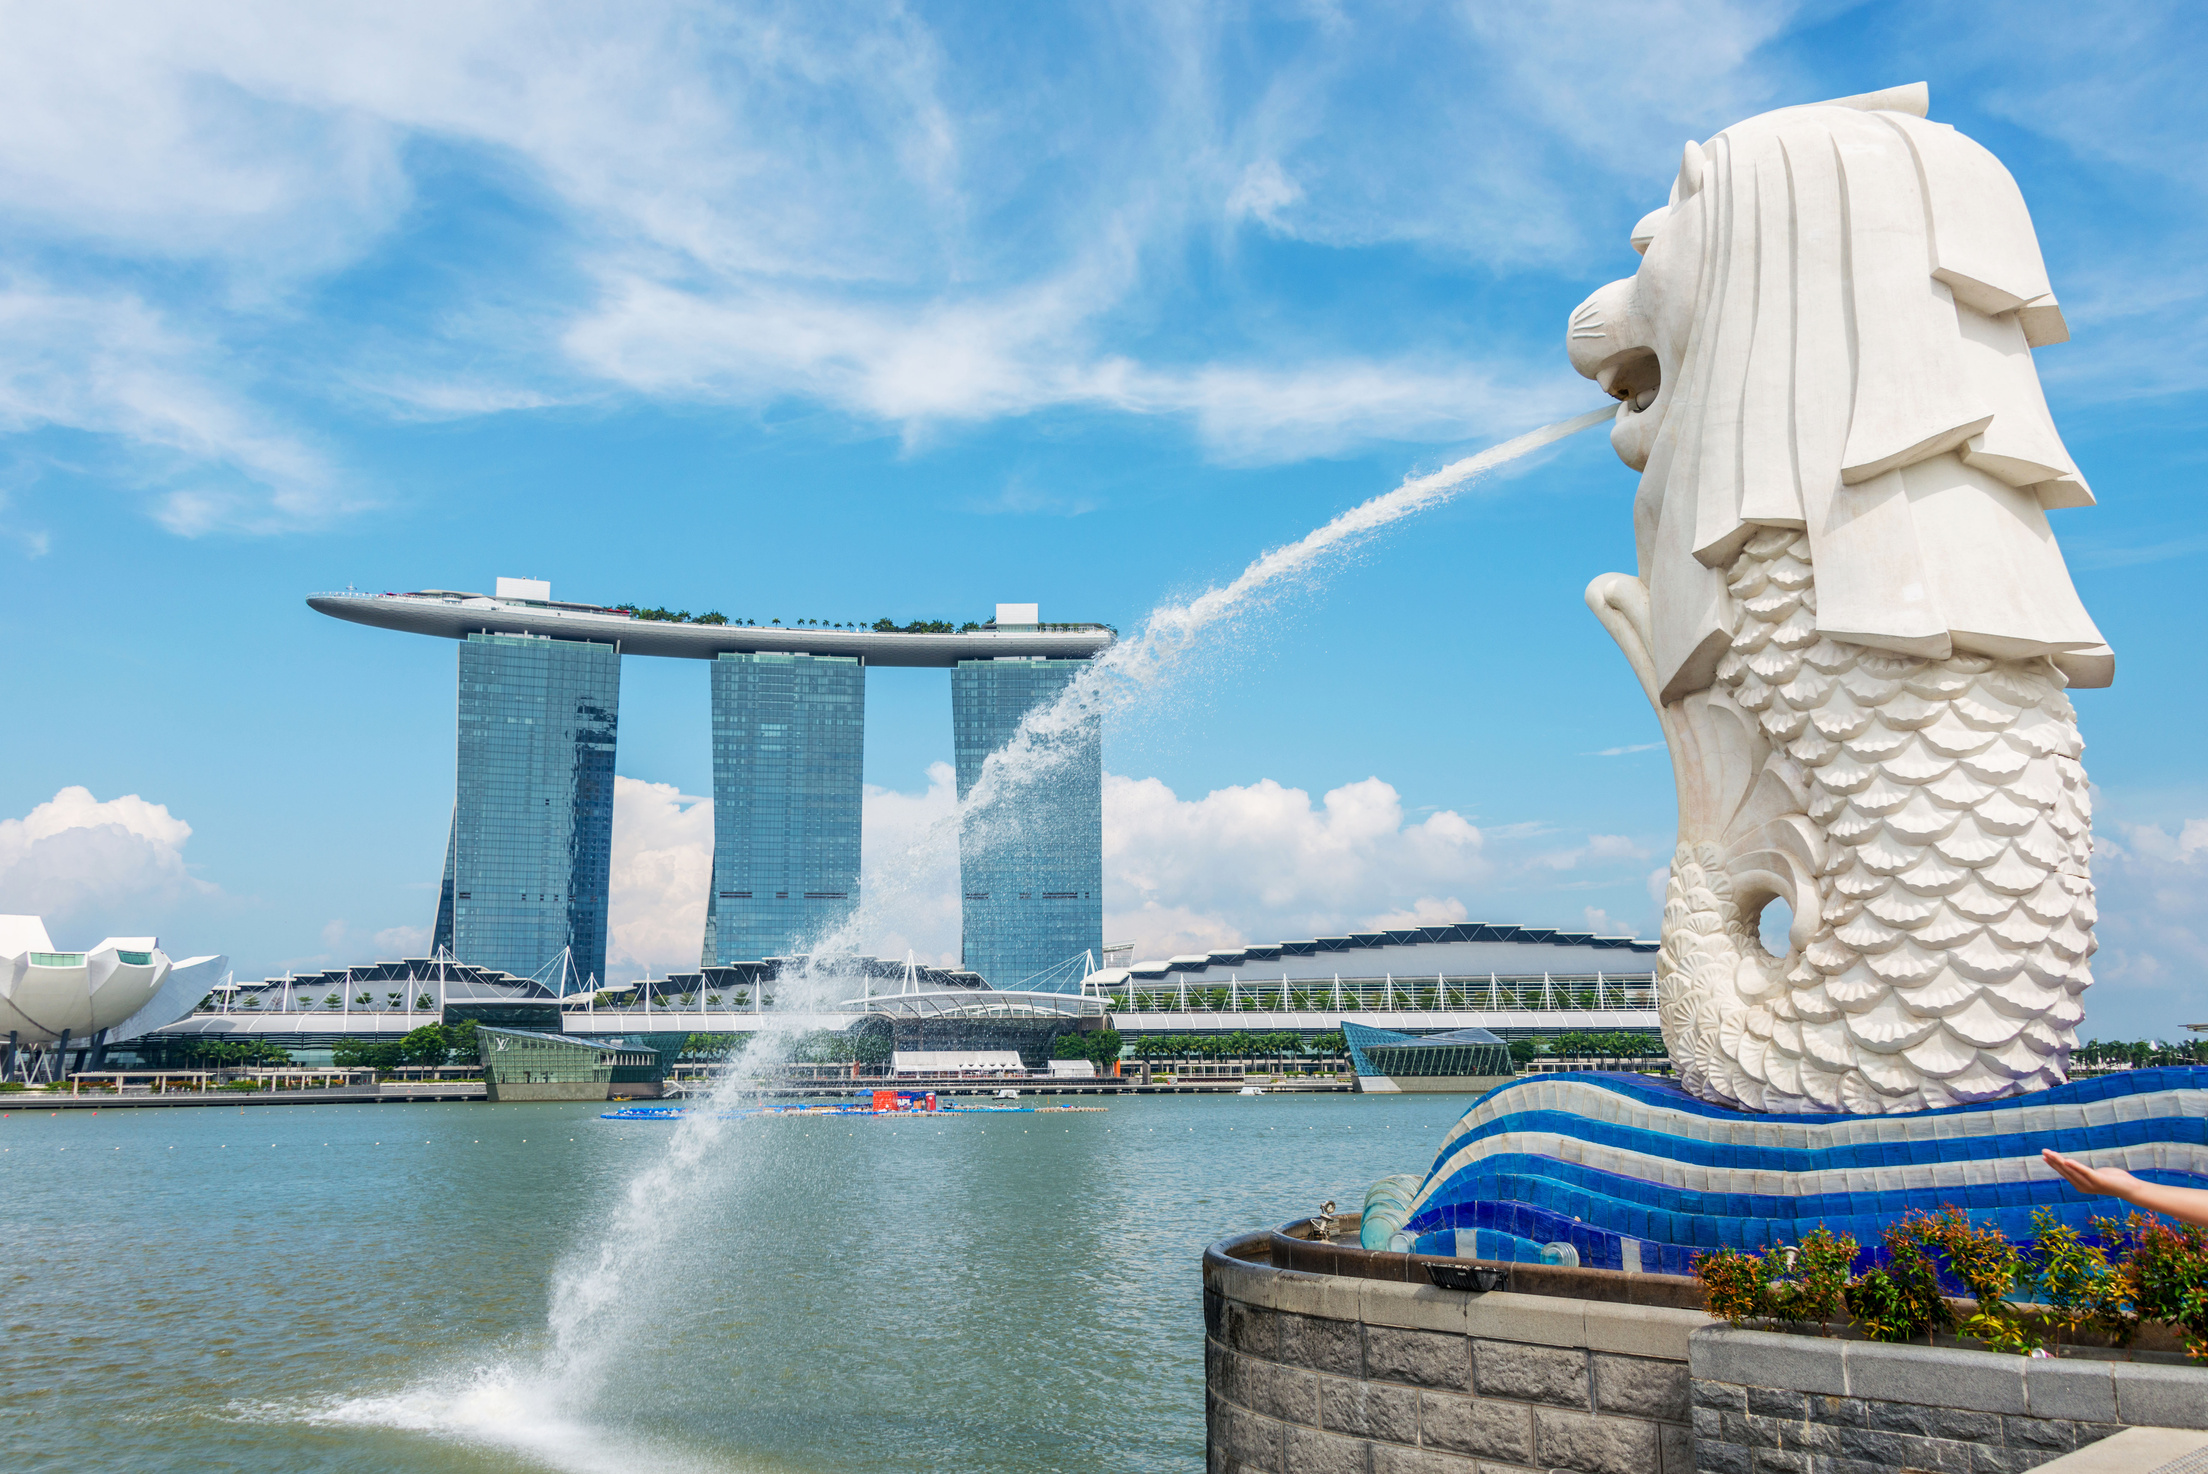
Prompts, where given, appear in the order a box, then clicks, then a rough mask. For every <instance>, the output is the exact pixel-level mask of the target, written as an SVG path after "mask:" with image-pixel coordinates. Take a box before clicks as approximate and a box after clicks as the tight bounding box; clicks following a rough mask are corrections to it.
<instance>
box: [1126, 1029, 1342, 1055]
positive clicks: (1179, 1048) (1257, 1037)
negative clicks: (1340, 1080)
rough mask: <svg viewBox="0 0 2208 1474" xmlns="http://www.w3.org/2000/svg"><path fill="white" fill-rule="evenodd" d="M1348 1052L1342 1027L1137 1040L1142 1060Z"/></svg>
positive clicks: (1155, 1036)
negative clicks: (1312, 1032)
mask: <svg viewBox="0 0 2208 1474" xmlns="http://www.w3.org/2000/svg"><path fill="white" fill-rule="evenodd" d="M1345 1052H1346V1048H1345V1046H1344V1045H1343V1042H1342V1034H1341V1031H1340V1030H1339V1029H1336V1030H1333V1031H1332V1032H1330V1033H1325V1034H1315V1035H1308V1036H1307V1035H1303V1034H1297V1033H1293V1032H1290V1031H1288V1030H1285V1029H1284V1030H1281V1031H1279V1032H1276V1033H1268V1034H1253V1033H1251V1032H1250V1031H1248V1030H1247V1029H1237V1030H1235V1031H1234V1032H1233V1033H1231V1034H1147V1035H1145V1036H1143V1037H1142V1038H1141V1039H1139V1040H1137V1041H1136V1042H1135V1055H1136V1057H1137V1058H1138V1059H1305V1058H1310V1057H1313V1056H1316V1057H1319V1058H1325V1057H1327V1056H1330V1055H1336V1056H1338V1055H1341V1054H1343V1053H1345Z"/></svg>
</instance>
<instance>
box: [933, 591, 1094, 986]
mask: <svg viewBox="0 0 2208 1474" xmlns="http://www.w3.org/2000/svg"><path fill="white" fill-rule="evenodd" d="M1007 607H1008V606H1004V605H999V606H998V618H999V620H1000V627H1001V621H1002V619H1003V617H1004V614H1005V611H1006V608H1007ZM1025 612H1026V613H1028V614H1029V615H1030V617H1032V615H1033V610H1032V608H1028V609H1026V610H1025ZM1087 668H1088V662H1087V661H1085V660H1047V659H1039V658H1027V659H1019V658H1009V659H1008V658H1003V657H999V658H997V659H994V660H962V661H960V662H959V663H958V665H957V666H956V667H955V668H954V669H953V670H952V671H951V732H952V737H953V743H954V748H955V751H956V756H957V760H958V761H957V766H958V797H959V802H960V803H961V804H964V803H966V802H967V800H968V799H969V798H971V797H972V795H973V793H974V789H975V787H976V785H977V784H979V783H980V782H981V781H982V778H983V772H984V767H985V765H986V763H987V762H988V759H989V755H990V754H991V753H993V752H995V751H997V750H998V749H999V748H1002V747H1003V746H1004V745H1005V744H1006V743H1008V742H1010V741H1011V740H1012V738H1013V736H1014V734H1015V733H1017V732H1018V731H1019V730H1020V724H1021V722H1022V721H1023V720H1025V719H1026V717H1027V715H1028V713H1029V712H1031V711H1033V710H1035V709H1036V708H1038V707H1042V706H1047V705H1049V704H1050V703H1052V702H1054V701H1057V700H1058V699H1059V698H1060V697H1061V696H1062V695H1063V694H1064V693H1065V691H1066V689H1067V688H1068V687H1069V686H1071V685H1072V684H1073V683H1074V682H1075V681H1076V680H1078V679H1079V678H1080V676H1081V673H1082V672H1083V671H1084V670H1086V669H1087ZM1037 741H1038V744H1039V745H1040V746H1042V747H1044V748H1047V749H1051V750H1052V751H1051V756H1052V757H1053V758H1054V759H1055V761H1054V762H1053V763H1052V765H1051V767H1050V768H1049V770H1048V772H1047V773H1046V774H1044V775H1043V776H1042V777H1040V778H1039V779H1037V780H1034V781H1027V782H1022V783H1020V784H1018V785H1017V787H1015V788H1013V789H1011V790H1009V791H1008V792H1007V795H1006V799H1005V801H1001V802H994V803H990V802H983V803H981V804H980V805H979V806H977V807H975V808H974V809H972V810H971V811H969V812H968V813H967V815H966V817H965V822H964V824H963V826H962V828H961V830H960V833H959V843H958V869H959V881H960V890H961V892H962V893H963V896H964V900H963V905H962V910H961V921H962V927H961V943H962V947H961V965H962V966H964V967H965V968H966V969H967V970H968V971H970V972H976V973H979V974H981V976H983V977H984V978H987V979H988V980H989V983H990V985H991V986H993V987H998V988H1021V987H1043V986H1046V985H1045V984H1043V983H1040V982H1031V981H1030V980H1031V979H1035V978H1037V976H1038V975H1039V974H1042V973H1046V972H1049V971H1051V970H1052V969H1054V968H1058V967H1059V966H1060V964H1063V963H1065V962H1066V961H1067V960H1068V959H1069V958H1074V957H1078V956H1080V955H1081V954H1082V953H1084V952H1087V953H1090V954H1093V955H1101V953H1102V952H1103V948H1104V749H1103V741H1102V730H1101V727H1100V725H1099V724H1098V723H1097V722H1096V721H1094V720H1084V721H1079V722H1076V723H1072V724H1070V725H1069V726H1068V727H1067V728H1066V729H1065V730H1064V731H1061V732H1056V733H1052V734H1046V735H1041V736H1039V737H1038V738H1037ZM1085 971H1086V969H1085V968H1080V967H1076V968H1073V969H1071V970H1069V971H1066V972H1064V973H1062V974H1061V977H1060V978H1059V979H1058V980H1055V981H1053V982H1052V983H1050V984H1048V985H1047V986H1050V987H1054V988H1057V989H1059V990H1061V991H1070V992H1079V991H1080V987H1081V976H1082V974H1083V973H1084V972H1085Z"/></svg>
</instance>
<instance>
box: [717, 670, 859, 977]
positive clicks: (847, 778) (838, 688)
mask: <svg viewBox="0 0 2208 1474" xmlns="http://www.w3.org/2000/svg"><path fill="white" fill-rule="evenodd" d="M865 747H866V667H865V666H864V665H863V664H861V663H860V662H859V661H858V660H857V659H856V658H855V657H852V656H848V655H795V654H792V655H783V654H769V653H758V654H745V653H737V652H724V653H723V654H721V655H720V656H719V657H718V658H717V659H715V660H714V662H713V889H712V891H711V893H710V895H709V898H708V900H707V902H706V910H705V946H704V949H703V956H702V958H701V962H702V965H704V966H707V967H715V966H719V965H721V964H723V963H730V962H750V961H755V960H757V959H759V958H762V957H788V956H791V955H792V954H794V953H797V952H801V951H804V950H806V949H807V948H809V947H811V946H812V945H813V944H814V943H816V942H817V941H818V940H819V939H820V938H821V937H822V936H824V935H825V934H826V933H828V932H829V931H832V930H833V929H834V928H835V927H837V926H839V925H841V924H842V923H843V922H844V921H845V920H846V919H847V918H848V917H849V916H850V914H851V912H852V910H853V909H854V908H855V907H856V906H857V905H858V899H859V817H860V807H861V787H860V785H861V782H862V778H863V772H864V769H863V765H862V764H863V758H864V753H865Z"/></svg>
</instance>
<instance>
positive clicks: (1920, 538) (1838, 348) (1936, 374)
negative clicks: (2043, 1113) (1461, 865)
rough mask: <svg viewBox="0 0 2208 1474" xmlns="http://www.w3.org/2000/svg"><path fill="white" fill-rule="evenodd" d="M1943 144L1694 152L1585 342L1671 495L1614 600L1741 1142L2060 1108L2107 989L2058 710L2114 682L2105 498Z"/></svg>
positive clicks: (1875, 115) (1749, 132)
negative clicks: (1887, 1117) (2093, 608)
mask: <svg viewBox="0 0 2208 1474" xmlns="http://www.w3.org/2000/svg"><path fill="white" fill-rule="evenodd" d="M1925 113H1926V91H1925V88H1924V87H1923V85H1922V84H1919V85H1917V86H1914V87H1903V88H1896V89H1894V90H1892V91H1888V92H1881V93H1874V94H1871V95H1868V96H1864V97H1851V98H1843V99H1841V100H1839V101H1836V102H1827V103H1819V104H1816V105H1813V106H1807V107H1792V108H1783V109H1781V110H1779V111H1777V112H1771V113H1765V114H1763V115H1762V116H1761V117H1756V118H1751V119H1749V120H1748V121H1747V122H1744V123H1740V124H1737V125H1735V126H1733V127H1731V128H1728V129H1726V130H1725V131H1724V132H1722V133H1720V134H1718V135H1717V136H1716V137H1714V138H1712V139H1711V140H1710V141H1709V142H1708V143H1705V144H1694V143H1689V144H1688V145H1687V146H1686V155H1685V158H1684V161H1683V162H1682V163H1681V165H1680V169H1679V178H1678V182H1677V183H1676V184H1675V185H1674V186H1673V188H1672V194H1671V201H1670V203H1669V204H1667V205H1665V206H1664V207H1663V208H1662V209H1660V210H1657V211H1655V212H1653V213H1652V214H1650V215H1649V216H1648V217H1647V218H1645V219H1644V220H1642V221H1641V222H1640V224H1639V225H1638V226H1636V227H1635V228H1634V231H1633V237H1632V240H1633V245H1634V246H1635V247H1636V248H1637V249H1639V250H1640V251H1641V252H1642V255H1643V260H1642V262H1641V266H1640V269H1639V271H1637V272H1636V273H1635V274H1634V275H1633V276H1632V277H1631V278H1629V279H1627V280H1625V281H1618V282H1612V283H1611V284H1610V285H1609V286H1606V287H1604V288H1602V290H1600V291H1598V292H1596V293H1595V294H1594V295H1593V296H1592V297H1589V298H1588V299H1587V300H1586V302H1584V303H1583V304H1581V305H1580V307H1579V308H1578V309H1577V310H1576V311H1574V312H1573V313H1572V316H1571V322H1570V327H1569V329H1568V333H1569V339H1568V342H1569V347H1570V352H1571V359H1572V363H1573V366H1574V367H1576V368H1577V369H1578V370H1579V371H1580V372H1581V373H1582V374H1585V375H1587V376H1588V377H1589V378H1592V379H1594V380H1595V381H1596V382H1597V383H1598V384H1600V385H1601V387H1602V388H1603V389H1604V390H1606V391H1607V392H1608V393H1610V394H1611V395H1612V396H1613V397H1615V398H1616V399H1618V400H1620V401H1621V403H1620V405H1619V407H1618V414H1617V423H1616V425H1615V426H1614V427H1613V429H1612V431H1611V436H1610V439H1611V443H1612V444H1613V445H1614V446H1615V447H1616V449H1617V452H1618V454H1619V456H1620V457H1621V458H1622V459H1623V460H1624V461H1625V463H1626V464H1627V465H1629V466H1631V467H1632V468H1633V469H1635V470H1637V471H1639V472H1641V483H1640V493H1639V495H1638V496H1637V497H1636V498H1635V501H1634V507H1633V527H1634V535H1635V541H1636V544H1637V548H1638V552H1639V559H1640V572H1639V576H1638V577H1628V576H1626V575H1624V574H1618V573H1612V574H1605V575H1603V576H1602V577H1600V578H1598V579H1596V580H1595V581H1594V583H1593V584H1591V585H1590V586H1589V587H1588V590H1587V602H1588V604H1589V606H1590V607H1592V608H1593V610H1594V611H1595V613H1596V615H1597V616H1598V617H1599V618H1600V619H1601V620H1602V622H1603V624H1604V625H1605V626H1606V627H1607V628H1608V629H1609V631H1610V633H1611V635H1612V636H1613V637H1615V638H1616V640H1617V642H1618V644H1619V645H1620V646H1621V647H1622V648H1623V649H1624V651H1625V655H1626V659H1627V660H1629V661H1630V662H1631V663H1632V666H1633V670H1634V673H1635V674H1636V675H1638V676H1639V677H1640V681H1641V685H1642V687H1643V689H1644V690H1645V691H1646V692H1647V693H1648V698H1649V700H1650V702H1651V703H1653V704H1654V705H1655V707H1656V711H1657V715H1658V718H1659V719H1660V720H1661V722H1662V725H1663V730H1664V737H1665V740H1666V743H1667V744H1668V746H1669V748H1670V751H1671V761H1672V767H1673V771H1674V774H1675V776H1676V779H1677V782H1678V786H1679V847H1678V850H1677V852H1676V853H1675V855H1674V856H1673V859H1672V869H1671V879H1670V884H1669V888H1668V891H1667V893H1666V896H1665V901H1664V920H1663V947H1662V951H1661V953H1660V954H1659V958H1658V962H1657V983H1656V986H1657V1000H1658V1009H1659V1012H1660V1014H1661V1017H1662V1021H1663V1030H1664V1041H1665V1044H1666V1046H1667V1047H1668V1048H1669V1050H1670V1053H1671V1057H1672V1060H1673V1062H1674V1064H1675V1065H1676V1067H1677V1069H1678V1072H1679V1077H1680V1080H1681V1082H1682V1083H1683V1084H1684V1085H1685V1086H1686V1088H1687V1089H1688V1090H1690V1091H1692V1092H1693V1093H1694V1094H1695V1095H1697V1096H1700V1097H1701V1098H1703V1099H1705V1100H1710V1101H1715V1102H1720V1103H1723V1104H1727V1105H1732V1106H1738V1107H1742V1108H1745V1109H1749V1110H1756V1111H1812V1112H1823V1111H1850V1112H1897V1111H1915V1110H1924V1109H1929V1108H1932V1107H1937V1106H1945V1105H1952V1104H1957V1103H1961V1102H1967V1101H1978V1100H1988V1099H1993V1098H1996V1097H2000V1096H2007V1095H2015V1094H2019V1093H2022V1092H2026V1091H2032V1090H2042V1089H2045V1088H2047V1087H2048V1086H2050V1085H2054V1084H2059V1083H2061V1082H2062V1081H2063V1080H2064V1079H2065V1078H2066V1075H2067V1071H2068V1069H2069V1057H2070V1051H2071V1049H2072V1047H2073V1046H2074V1045H2075V1044H2076V1042H2077V1025H2078V1022H2079V1020H2080V1019H2081V1018H2082V1017H2083V1011H2082V1010H2081V1009H2080V1007H2079V1003H2078V999H2079V995H2080V994H2081V993H2083V992H2084V991H2085V989H2086V987H2087V985H2088V984H2089V983H2090V982H2091V981H2092V975H2091V973H2090V971H2089V970H2088V966H2087V964H2088V961H2089V959H2090V957H2091V955H2092V952H2093V920H2094V910H2093V883H2092V880H2091V878H2090V875H2089V871H2088V864H2087V861H2088V856H2089V854H2090V853H2091V849H2092V834H2091V824H2090V819H2091V804H2090V799H2089V797H2088V794H2087V789H2086V779H2085V770H2084V769H2083V767H2081V766H2080V764H2079V761H2078V757H2079V753H2080V751H2081V750H2082V744H2081V743H2080V741H2079V740H2078V731H2077V722H2076V716H2075V713H2074V712H2073V711H2072V709H2071V705H2070V702H2069V700H2068V699H2067V698H2066V697H2065V695H2064V694H2063V693H2064V691H2065V690H2066V688H2068V687H2072V686H2105V685H2107V684H2109V682H2110V680H2111V679H2112V678H2113V676H2114V656H2113V655H2112V654H2111V653H2110V651H2109V650H2108V647H2107V646H2106V645H2105V644H2104V643H2103V642H2102V639H2101V634H2100V631H2099V630H2097V629H2095V628H2094V625H2093V621H2092V619H2091V618H2090V617H2089V616H2088V615H2087V614H2086V612H2085V608H2084V606H2083V605H2082V604H2080V603H2079V601H2078V596H2077V592H2076V590H2075V589H2073V588H2072V586H2071V582H2070V575H2069V571H2068V570H2067V569H2066V568H2065V567H2064V565H2063V560H2062V553H2061V551H2060V549H2058V548H2057V547H2056V545H2055V539H2054V534H2053V533H2052V532H2051V531H2050V529H2049V527H2048V524H2047V512H2048V510H2049V509H2051V508H2058V507H2083V506H2090V505H2091V504H2092V500H2093V498H2092V496H2091V494H2090V493H2089V492H2088V491H2087V489H2086V484H2085V480H2084V478H2083V477H2082V476H2080V475H2079V474H2078V469H2077V467H2076V466H2075V465H2073V464H2072V462H2071V460H2070V457H2069V454H2068V452H2067V451H2065V450H2064V448H2063V444H2062V438H2061V436H2060V435H2058V434H2057V433H2056V431H2055V426H2054V422H2053V420H2052V418H2051V417H2050V416H2049V414H2048V412H2047V403H2046V400H2045V398H2044V397H2043V396H2042V395H2041V392H2040V387H2039V377H2038V374H2037V372H2036V371H2035V370H2034V368H2033V364H2032V352H2031V350H2032V349H2033V348H2034V347H2041V346H2045V345H2047V344H2051V343H2061V342H2063V341H2065V340H2066V339H2067V337H2068V330H2067V329H2066V328H2065V326H2064V324H2063V318H2062V310H2061V308H2060V307H2058V306H2057V305H2056V302H2055V296H2054V293H2053V292H2052V291H2051V290H2050V289H2049V287H2048V283H2047V274H2046V268H2045V266H2044V265H2043V264H2042V263H2041V260H2040V253H2039V243H2038V240H2037V238H2036V237H2035V236H2034V235H2033V232H2032V222H2031V217H2030V215H2029V214H2028V213H2027V211H2026V210H2025V207H2024V199H2023V196H2022V194H2021V193H2020V192H2019V191H2018V189H2017V186H2016V182H2015V180H2014V179H2012V178H2011V177H2010V175H2009V172H2008V171H2007V170H2006V169H2005V168H2003V167H2002V166H2001V163H2000V162H1999V161H1998V160H1997V159H1995V158H1994V157H1993V155H1992V154H1990V153H1988V152H1987V151H1986V150H1985V149H1983V148H1981V147H1979V146H1978V145H1977V144H1976V143H1973V142H1972V141H1971V140H1969V139H1968V138H1965V137H1963V136H1962V135H1961V134H1960V133H1957V132H1956V131H1955V130H1954V129H1953V128H1951V127H1948V126H1946V125H1944V124H1939V123H1931V122H1927V121H1925ZM1773 900H1783V901H1784V902H1786V904H1787V905H1788V906H1789V907H1790V908H1791V910H1792V912H1793V923H1792V926H1791V928H1790V930H1789V932H1788V944H1787V948H1786V955H1785V956H1783V957H1775V956H1773V955H1771V954H1770V953H1769V952H1768V951H1766V950H1765V948H1764V946H1763V944H1762V942H1761V941H1760V939H1759V935H1758V923H1759V918H1760V917H1761V915H1762V912H1763V910H1764V908H1765V907H1766V905H1768V904H1769V903H1770V902H1772V901H1773Z"/></svg>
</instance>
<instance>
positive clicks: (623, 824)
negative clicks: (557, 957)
mask: <svg viewBox="0 0 2208 1474" xmlns="http://www.w3.org/2000/svg"><path fill="white" fill-rule="evenodd" d="M611 871H612V874H611V879H610V882H609V884H608V886H607V892H608V894H607V916H606V930H607V933H608V935H607V937H606V975H607V980H609V981H611V980H627V979H629V978H634V977H640V976H650V977H662V976H665V975H666V974H667V973H668V972H670V971H681V970H684V969H688V968H694V967H696V966H697V965H698V950H699V947H700V944H701V943H702V942H703V940H704V937H705V902H706V891H707V890H708V889H710V888H711V885H712V880H713V801H712V800H711V799H707V798H694V797H692V796H691V795H689V794H686V793H684V792H682V791H681V790H680V789H678V788H676V787H675V786H674V785H673V784H671V783H645V782H642V781H640V780H638V779H635V778H620V777H616V778H615V779H614V780H613V860H612V866H611Z"/></svg>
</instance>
